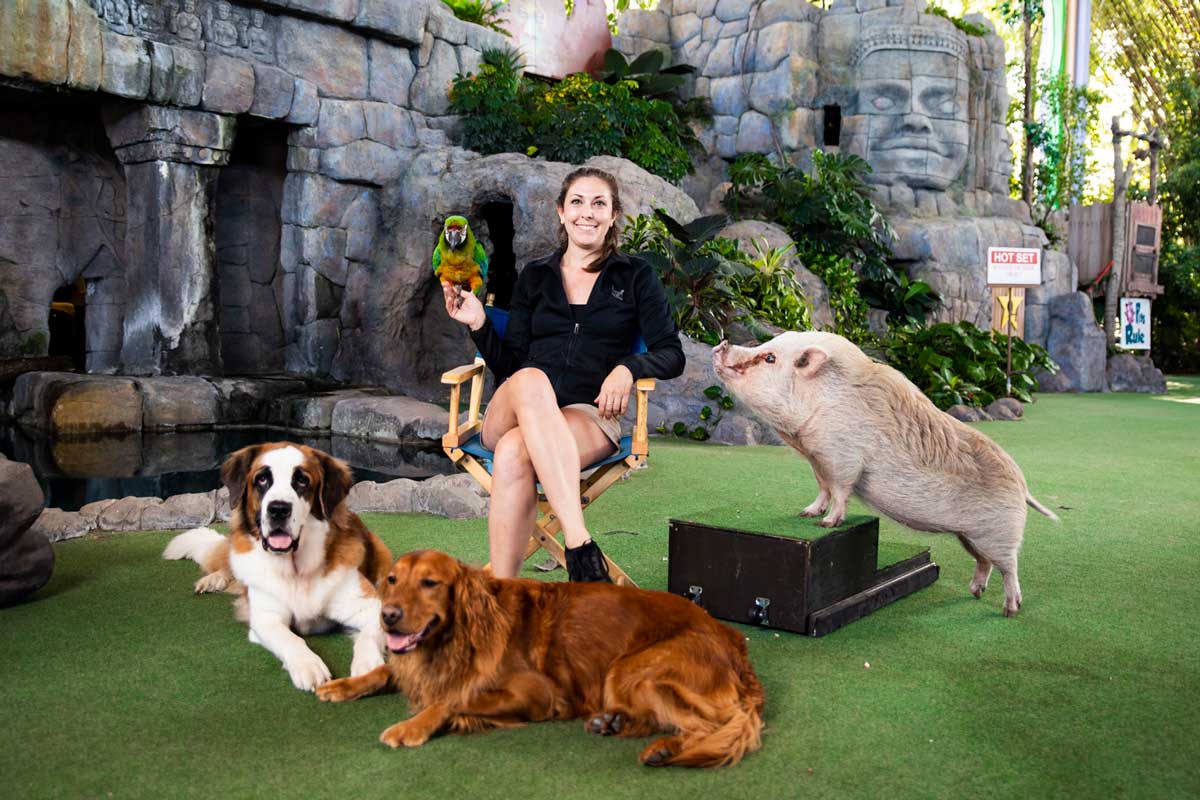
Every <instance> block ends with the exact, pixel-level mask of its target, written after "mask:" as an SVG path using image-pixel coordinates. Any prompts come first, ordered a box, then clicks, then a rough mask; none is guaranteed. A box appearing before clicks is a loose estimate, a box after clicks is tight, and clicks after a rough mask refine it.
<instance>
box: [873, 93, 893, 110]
mask: <svg viewBox="0 0 1200 800" xmlns="http://www.w3.org/2000/svg"><path fill="white" fill-rule="evenodd" d="M895 104H896V102H895V101H894V100H892V98H890V97H882V96H880V97H876V98H875V99H874V100H872V101H871V105H873V106H875V107H876V108H877V109H879V110H880V111H887V110H888V109H890V108H891V107H892V106H894V105H895Z"/></svg>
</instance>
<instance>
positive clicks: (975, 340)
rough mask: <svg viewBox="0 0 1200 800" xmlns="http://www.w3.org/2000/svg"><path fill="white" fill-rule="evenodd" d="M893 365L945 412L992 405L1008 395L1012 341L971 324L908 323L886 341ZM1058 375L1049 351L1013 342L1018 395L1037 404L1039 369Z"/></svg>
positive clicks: (1013, 375) (1014, 381)
mask: <svg viewBox="0 0 1200 800" xmlns="http://www.w3.org/2000/svg"><path fill="white" fill-rule="evenodd" d="M882 345H883V351H884V353H885V354H886V356H887V360H888V363H889V364H891V365H892V366H893V367H895V368H896V369H898V370H899V371H900V372H902V373H904V375H905V376H907V377H908V379H909V380H910V381H912V382H913V383H914V384H915V385H916V386H917V388H919V389H920V390H921V391H922V392H924V393H925V394H926V395H927V396H928V397H929V399H930V400H932V401H933V403H934V404H935V405H936V406H937V407H938V408H941V409H947V408H949V407H950V406H953V405H968V406H977V407H980V406H986V405H987V404H989V403H991V402H992V401H993V400H995V399H996V398H997V397H1003V396H1005V394H1006V380H1005V379H1006V365H1007V348H1008V339H1007V337H1005V336H1003V335H1002V334H999V333H995V332H993V331H981V330H979V329H978V328H976V327H975V326H974V325H972V324H971V323H969V322H965V321H963V322H954V323H951V322H941V323H938V324H936V325H930V326H929V327H927V328H926V327H920V326H918V325H903V326H899V327H897V328H893V329H892V330H891V331H889V333H888V336H887V338H886V339H884V341H883V343H882ZM1038 369H1043V370H1046V371H1047V372H1051V373H1053V372H1057V371H1058V365H1057V364H1055V363H1054V361H1053V360H1051V358H1050V355H1049V353H1047V352H1046V350H1045V348H1043V347H1041V346H1039V345H1036V344H1029V343H1027V342H1024V341H1022V340H1021V339H1017V338H1015V337H1014V338H1013V340H1012V373H1011V380H1012V396H1013V397H1016V398H1017V399H1019V400H1022V401H1023V402H1026V403H1028V402H1031V401H1032V400H1033V392H1034V391H1036V390H1037V380H1036V379H1035V378H1034V377H1033V373H1034V371H1035V370H1038Z"/></svg>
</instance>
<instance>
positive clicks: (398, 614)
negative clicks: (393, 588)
mask: <svg viewBox="0 0 1200 800" xmlns="http://www.w3.org/2000/svg"><path fill="white" fill-rule="evenodd" d="M380 616H381V617H383V624H384V625H387V626H388V627H389V628H390V627H391V626H392V625H395V624H396V623H397V622H399V621H400V620H401V619H403V618H404V611H403V610H401V608H400V607H399V606H384V607H383V611H382V613H381V614H380Z"/></svg>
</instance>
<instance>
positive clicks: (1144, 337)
mask: <svg viewBox="0 0 1200 800" xmlns="http://www.w3.org/2000/svg"><path fill="white" fill-rule="evenodd" d="M1120 319H1121V335H1120V337H1119V338H1118V340H1117V344H1119V345H1120V346H1121V347H1124V348H1126V349H1128V350H1149V349H1150V301H1149V300H1148V299H1146V298H1145V297H1122V298H1121V310H1120Z"/></svg>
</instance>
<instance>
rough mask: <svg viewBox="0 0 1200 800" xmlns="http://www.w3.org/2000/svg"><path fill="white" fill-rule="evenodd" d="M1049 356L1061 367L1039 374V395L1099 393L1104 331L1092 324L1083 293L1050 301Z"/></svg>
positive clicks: (1103, 354) (1090, 311)
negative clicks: (1051, 393) (1054, 372)
mask: <svg viewBox="0 0 1200 800" xmlns="http://www.w3.org/2000/svg"><path fill="white" fill-rule="evenodd" d="M1046 345H1047V347H1046V349H1047V350H1049V351H1050V357H1051V358H1053V359H1054V361H1055V362H1056V363H1057V364H1058V365H1059V367H1060V368H1061V369H1060V370H1059V372H1058V373H1057V374H1055V375H1049V374H1047V373H1044V372H1042V373H1039V374H1038V375H1037V379H1038V389H1039V391H1043V392H1102V391H1104V388H1105V385H1106V383H1105V374H1104V368H1105V356H1106V355H1107V347H1106V346H1105V339H1104V329H1103V328H1101V327H1100V326H1099V325H1097V324H1096V318H1095V316H1093V314H1092V302H1091V300H1090V299H1089V298H1088V296H1087V295H1086V294H1084V293H1083V292H1071V293H1070V294H1064V295H1059V296H1058V297H1056V298H1054V299H1053V300H1052V301H1051V302H1050V335H1049V336H1048V337H1047V340H1046Z"/></svg>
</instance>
